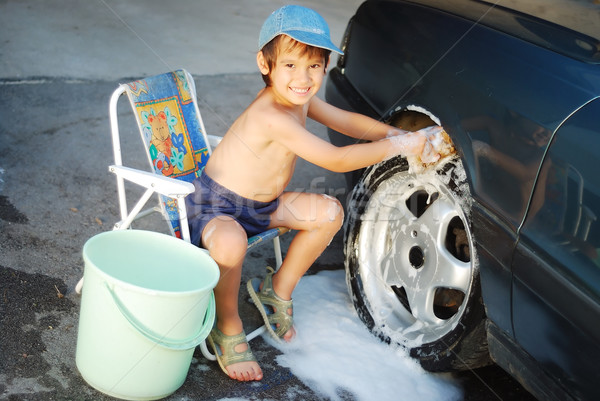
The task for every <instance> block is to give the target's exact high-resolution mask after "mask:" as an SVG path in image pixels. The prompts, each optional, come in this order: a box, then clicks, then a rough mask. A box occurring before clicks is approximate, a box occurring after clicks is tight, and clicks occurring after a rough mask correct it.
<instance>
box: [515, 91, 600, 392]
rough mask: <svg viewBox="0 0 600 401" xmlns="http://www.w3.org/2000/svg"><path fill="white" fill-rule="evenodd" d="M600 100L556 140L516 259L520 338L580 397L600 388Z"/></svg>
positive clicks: (574, 117) (580, 113)
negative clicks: (599, 367) (599, 155)
mask: <svg viewBox="0 0 600 401" xmlns="http://www.w3.org/2000/svg"><path fill="white" fill-rule="evenodd" d="M598 116H600V99H596V100H594V101H591V102H589V103H588V104H586V105H585V106H583V107H582V108H581V109H580V110H578V111H577V112H576V113H574V114H573V115H572V116H571V117H570V118H569V119H568V120H567V121H566V122H565V123H564V124H562V125H561V127H560V128H559V129H558V130H557V132H556V133H555V135H554V137H553V139H552V143H551V146H550V147H549V149H548V152H547V154H546V156H545V158H544V162H543V164H542V167H541V169H540V172H539V175H538V180H537V183H536V187H535V190H534V193H533V197H532V201H531V204H530V207H529V211H528V214H527V218H526V220H525V222H524V225H523V226H522V229H521V230H520V238H519V242H518V245H517V248H516V252H515V256H514V259H513V274H514V276H513V300H512V310H513V327H514V333H515V339H516V341H517V342H518V344H519V345H520V346H521V347H522V348H523V349H524V350H525V351H527V353H528V354H529V355H530V356H531V357H533V358H534V359H535V360H536V362H537V364H538V365H540V364H541V366H542V368H543V369H544V370H545V371H546V372H547V373H549V374H550V375H551V376H552V377H553V378H554V379H556V381H557V382H558V383H559V384H560V385H561V386H563V387H564V388H567V389H569V392H570V393H571V394H572V395H573V396H574V397H576V398H582V399H593V398H595V397H597V396H598V390H597V389H598V385H599V383H600V369H598V361H599V360H600V169H599V168H598V159H599V157H598V152H599V151H600V120H599V118H598Z"/></svg>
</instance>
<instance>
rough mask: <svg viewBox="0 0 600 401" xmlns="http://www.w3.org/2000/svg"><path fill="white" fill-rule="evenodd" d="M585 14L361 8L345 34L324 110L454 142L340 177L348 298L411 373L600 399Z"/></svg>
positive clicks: (593, 17)
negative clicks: (427, 161)
mask: <svg viewBox="0 0 600 401" xmlns="http://www.w3.org/2000/svg"><path fill="white" fill-rule="evenodd" d="M598 20H600V5H598V4H595V3H593V2H586V1H579V0H562V1H561V0H557V1H555V2H553V3H552V7H549V6H548V4H546V3H544V2H543V1H539V0H534V1H531V2H522V1H516V0H506V1H502V2H499V3H496V2H494V3H492V2H486V1H476V0H455V1H452V2H447V1H443V0H413V1H408V0H404V1H402V0H396V1H392V0H388V1H382V0H368V1H366V2H365V3H364V4H363V5H361V7H359V9H358V10H357V12H356V14H355V16H354V17H353V18H352V19H351V21H350V22H349V24H348V28H347V30H346V34H345V36H344V39H343V43H342V45H343V49H344V51H345V54H344V56H343V57H340V58H339V59H338V63H337V66H336V67H335V68H333V69H332V70H331V72H330V74H329V79H328V82H327V88H326V97H327V100H328V101H329V102H331V103H333V104H335V105H337V106H339V107H342V108H346V109H349V110H354V111H358V112H361V113H364V114H368V115H371V116H373V117H375V118H380V119H382V120H385V121H387V122H389V123H391V124H393V125H396V126H402V127H403V128H405V129H419V128H423V127H426V126H428V125H433V124H438V123H439V124H441V125H442V127H443V128H444V129H445V131H446V132H447V133H448V135H449V136H450V138H451V139H452V141H453V143H454V146H455V148H456V155H454V156H449V157H445V158H443V159H442V160H440V161H439V162H438V164H437V165H435V166H430V167H429V168H428V169H426V170H425V171H424V172H422V173H419V174H414V173H413V171H411V170H409V168H408V164H407V162H406V160H403V159H401V158H398V159H393V160H389V161H387V162H385V163H381V164H379V165H376V166H373V167H371V168H368V169H367V170H365V171H364V172H360V174H354V175H349V176H348V182H349V184H350V186H351V187H353V188H354V190H353V192H352V193H351V195H350V199H349V201H348V212H347V223H346V227H345V235H346V237H345V238H346V245H345V252H346V269H347V281H348V286H349V291H350V293H351V295H352V298H353V301H354V305H355V307H356V309H357V312H358V314H359V316H360V317H361V319H362V320H363V321H364V322H365V324H366V325H367V326H368V327H369V328H370V329H371V331H373V333H375V334H376V335H378V336H380V337H381V338H382V339H384V340H385V341H388V342H392V343H396V344H401V345H403V346H405V347H407V348H408V349H409V350H410V354H411V355H412V356H413V357H414V358H416V359H417V360H419V361H420V363H421V365H422V366H423V367H425V368H426V369H429V370H432V371H451V370H460V369H468V368H474V367H478V366H483V365H486V364H489V363H490V362H492V361H493V362H496V363H497V364H498V365H500V366H502V367H503V368H504V369H505V370H506V371H508V372H509V373H511V374H512V375H513V376H515V377H516V378H517V379H518V380H519V381H520V382H521V383H522V384H523V385H524V386H525V387H526V388H527V389H528V390H529V391H531V392H532V393H533V394H534V395H536V396H537V397H538V398H540V399H549V400H552V399H556V400H564V399H596V398H597V396H598V394H600V391H599V390H598V389H597V386H598V383H599V382H600V369H598V368H597V362H596V361H597V360H600V327H599V325H598V324H597V322H598V321H600V255H599V252H600V222H599V221H598V216H600V174H598V169H597V160H598V149H600V125H599V124H598V121H599V120H598V116H600V64H599V63H600V25H598V24H597V21H598ZM330 138H331V141H332V142H333V143H335V144H338V145H343V144H346V142H344V141H345V139H344V137H343V136H341V135H339V134H337V133H336V132H334V131H330Z"/></svg>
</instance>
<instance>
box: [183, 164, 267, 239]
mask: <svg viewBox="0 0 600 401" xmlns="http://www.w3.org/2000/svg"><path fill="white" fill-rule="evenodd" d="M192 184H194V187H195V188H196V189H195V191H194V192H193V193H191V194H189V195H188V196H187V197H186V198H185V206H186V209H187V216H188V224H189V227H190V235H191V240H192V244H195V245H198V246H202V231H203V230H204V227H206V225H207V224H208V222H209V221H211V220H212V219H214V218H215V217H217V216H230V217H232V218H233V219H234V220H236V221H237V222H238V223H239V224H240V225H241V226H242V227H243V228H244V230H245V231H246V234H247V235H248V237H251V236H253V235H256V234H259V233H261V232H263V231H265V230H266V229H267V227H268V226H269V223H270V222H271V214H272V213H273V212H274V211H275V210H276V209H277V206H279V199H275V200H273V201H270V202H260V201H257V200H253V199H247V198H244V197H243V196H240V195H238V194H236V193H235V192H233V191H230V190H229V189H227V188H225V187H224V186H222V185H221V184H219V183H218V182H216V181H214V180H212V179H211V178H210V177H209V176H208V175H207V174H206V173H204V172H203V173H202V174H201V175H200V177H198V178H195V179H194V181H193V182H192Z"/></svg>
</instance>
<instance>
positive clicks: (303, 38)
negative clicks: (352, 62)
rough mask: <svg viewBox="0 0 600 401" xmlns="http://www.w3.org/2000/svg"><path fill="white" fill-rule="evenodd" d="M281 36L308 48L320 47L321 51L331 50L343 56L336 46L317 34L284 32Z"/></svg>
mask: <svg viewBox="0 0 600 401" xmlns="http://www.w3.org/2000/svg"><path fill="white" fill-rule="evenodd" d="M283 34H284V35H288V36H290V37H292V38H293V39H296V40H297V41H298V42H302V43H304V44H307V45H310V46H315V47H320V48H322V49H327V50H331V51H332V52H336V53H339V54H344V52H343V51H341V50H340V49H339V48H338V47H337V46H336V45H334V44H333V43H331V40H329V39H326V38H323V36H322V35H319V34H317V33H312V32H306V31H286V32H283Z"/></svg>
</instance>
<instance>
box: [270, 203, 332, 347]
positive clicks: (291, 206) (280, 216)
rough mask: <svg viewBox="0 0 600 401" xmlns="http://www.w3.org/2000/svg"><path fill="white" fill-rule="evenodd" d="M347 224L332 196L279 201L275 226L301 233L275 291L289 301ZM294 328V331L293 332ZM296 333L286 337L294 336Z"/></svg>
mask: <svg viewBox="0 0 600 401" xmlns="http://www.w3.org/2000/svg"><path fill="white" fill-rule="evenodd" d="M343 221H344V212H343V208H342V205H341V204H340V202H339V201H338V200H337V199H335V198H333V197H331V196H328V195H323V194H314V193H305V192H285V193H283V194H282V195H281V197H280V198H279V206H278V208H277V210H276V211H275V212H273V214H272V215H271V223H270V225H269V228H272V227H288V228H291V229H293V230H298V233H297V234H296V236H295V237H294V239H293V240H292V242H291V244H290V246H289V248H288V251H287V254H286V257H285V260H284V261H283V264H282V265H281V267H280V268H279V270H278V271H277V273H275V274H274V275H273V290H274V291H275V293H276V294H277V295H278V296H279V297H281V298H283V299H285V300H289V299H291V298H292V292H293V291H294V288H295V287H296V285H297V284H298V282H299V281H300V278H301V277H302V276H303V275H304V273H306V271H307V270H308V269H309V268H310V266H311V265H312V264H313V262H314V261H315V260H316V259H317V257H319V255H321V253H323V251H324V250H325V248H326V247H327V246H328V245H329V243H330V242H331V240H332V239H333V236H334V235H335V234H336V233H337V232H338V231H339V229H340V227H341V226H342V223H343ZM292 331H293V329H291V330H290V332H292ZM293 334H294V333H293V332H292V333H289V334H286V335H285V336H284V339H285V340H288V341H289V340H290V339H291V338H292V337H293Z"/></svg>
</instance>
